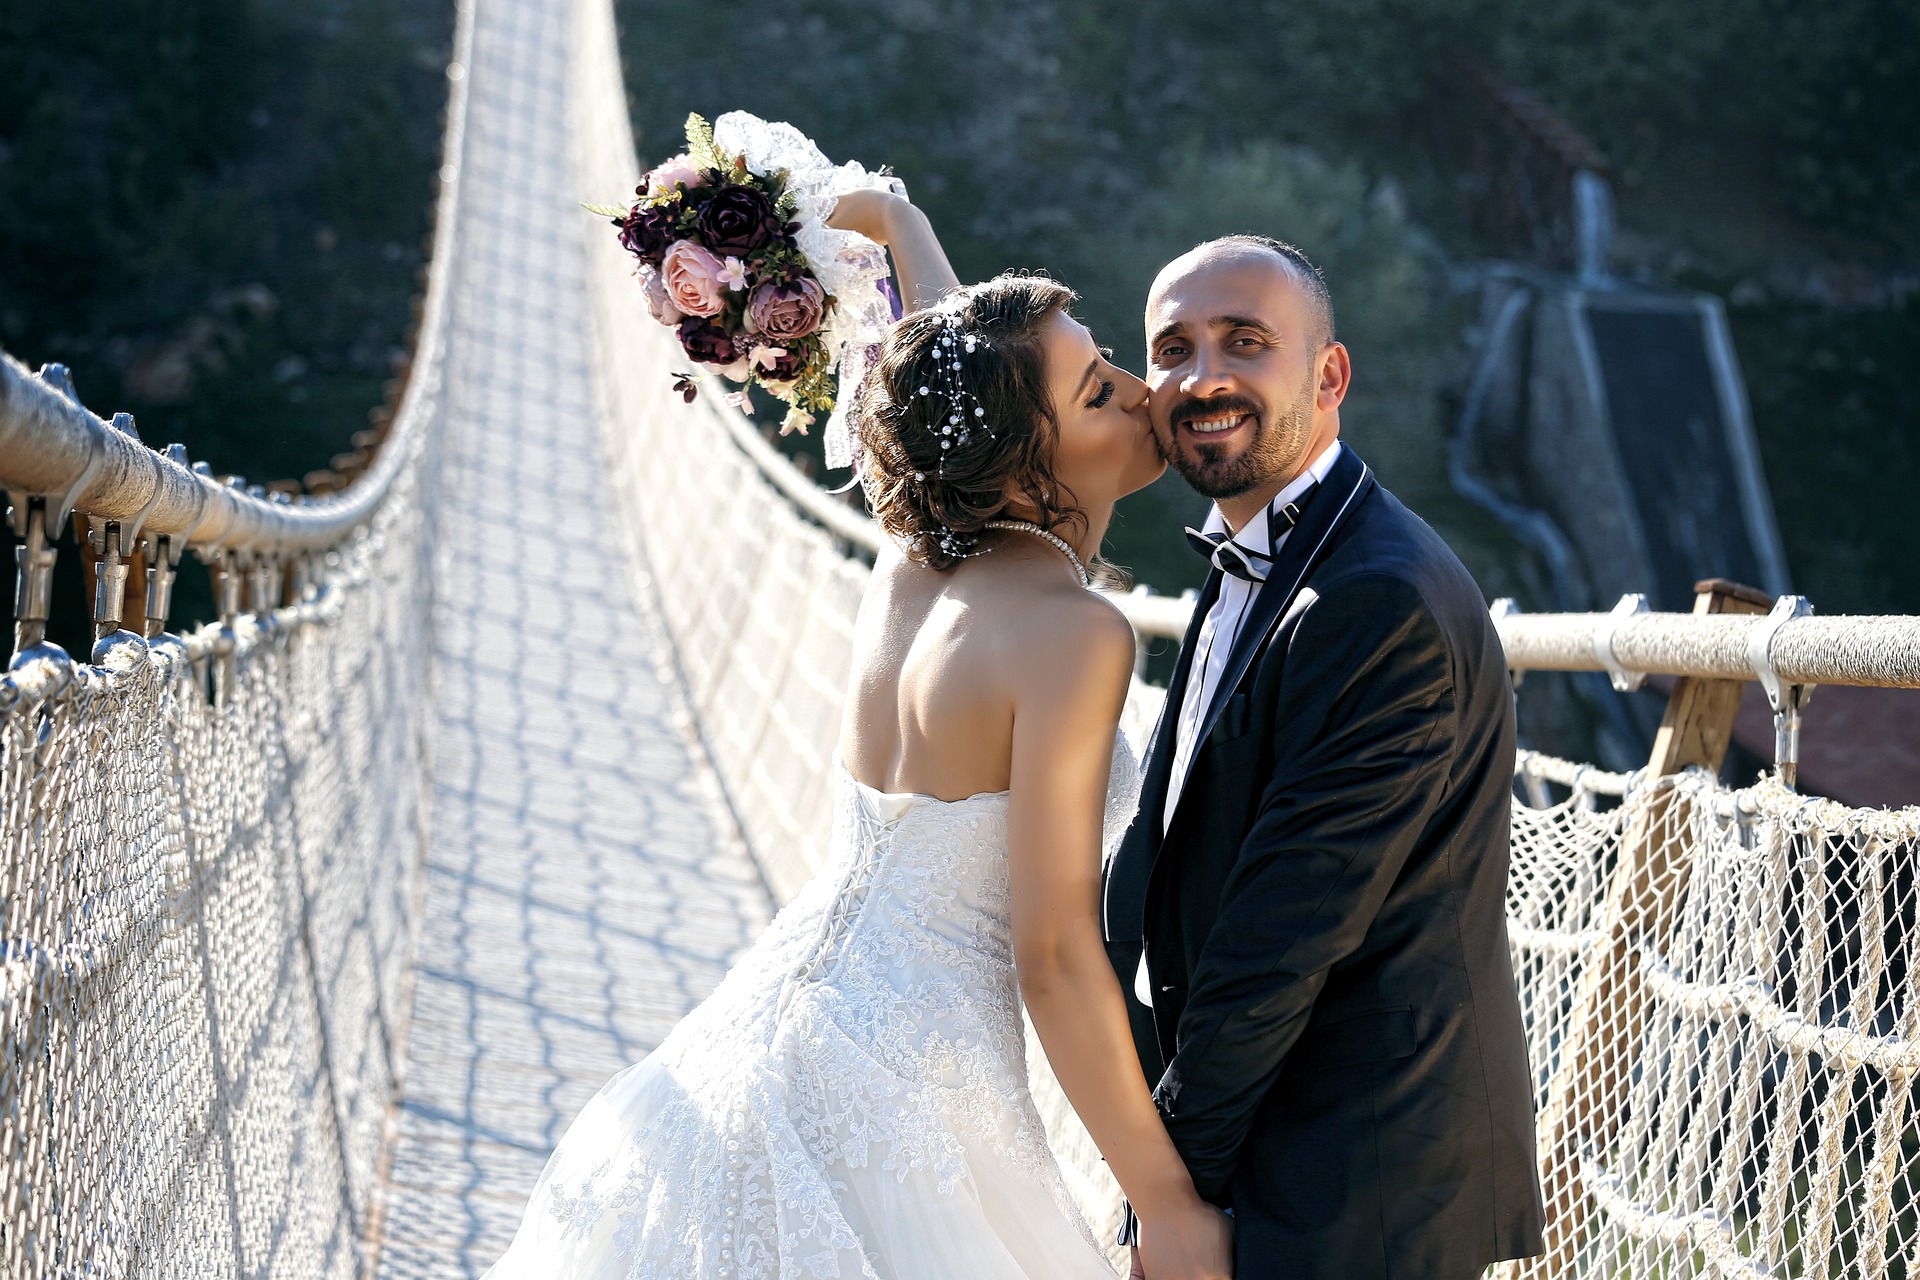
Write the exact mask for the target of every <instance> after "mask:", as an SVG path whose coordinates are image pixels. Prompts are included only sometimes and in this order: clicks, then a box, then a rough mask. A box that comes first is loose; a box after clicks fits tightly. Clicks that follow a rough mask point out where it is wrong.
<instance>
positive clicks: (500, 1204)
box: [380, 0, 771, 1280]
mask: <svg viewBox="0 0 1920 1280" xmlns="http://www.w3.org/2000/svg"><path fill="white" fill-rule="evenodd" d="M565 34H566V6H565V3H564V0H493V2H491V3H482V4H481V5H480V9H479V12H478V13H477V14H476V27H475V32H474V52H473V57H472V61H473V63H474V65H473V66H472V67H471V68H469V74H470V75H471V77H472V95H473V96H472V99H471V104H470V115H469V123H468V137H467V143H466V154H465V156H464V157H463V158H461V160H460V163H461V165H462V167H463V169H464V172H463V174H462V176H461V177H462V202H463V209H462V213H461V226H460V231H459V241H458V245H457V248H458V252H459V254H460V258H459V261H458V267H457V271H458V279H457V282H456V284H455V286H454V304H453V310H452V317H451V324H450V326H449V331H448V338H447V341H448V350H447V387H448V391H447V413H448V421H447V429H446V435H445V437H444V439H445V442H446V443H445V445H444V446H443V447H444V449H445V450H446V453H445V456H444V457H443V458H442V459H441V475H440V481H439V485H438V494H439V497H438V514H437V528H436V532H435V535H434V536H435V537H436V540H437V542H438V547H439V557H438V558H439V564H438V565H437V569H436V579H435V581H436V587H435V591H436V599H435V635H434V637H433V662H434V673H435V674H434V678H435V694H434V697H435V705H436V708H437V710H436V716H435V719H436V724H435V741H434V756H435V760H434V784H433V809H432V821H431V830H432V837H431V842H430V847H429V850H428V855H427V869H426V877H425V901H424V908H423V924H422V933H421V940H420V956H419V967H418V973H417V978H416V987H415V994H414V1002H413V1018H412V1025H411V1030H410V1033H409V1043H408V1058H407V1065H406V1072H405V1083H404V1087H403V1096H402V1104H401V1113H400V1118H399V1139H398V1143H397V1146H396V1148H395V1152H394V1157H393V1162H392V1168H391V1172H390V1175H389V1178H388V1187H387V1192H386V1206H385V1212H384V1215H383V1221H384V1239H383V1241H382V1242H381V1255H380V1258H381V1261H380V1274H381V1275H382V1276H383V1277H394V1278H395V1280H402V1278H407V1280H410V1278H413V1277H436V1278H437V1277H470V1276H477V1275H479V1274H481V1273H482V1272H484V1271H485V1270H486V1268H487V1267H488V1266H490V1265H491V1264H492V1263H493V1261H494V1260H495V1259H496V1258H497V1257H498V1256H499V1254H500V1252H501V1251H502V1250H503V1249H504V1248H505V1246H506V1244H507V1242H508V1240H509V1239H510V1238H511V1236H512V1233H513V1230H514V1228H515V1226H516V1225H517V1224H518V1221H519V1218H520V1215H521V1213H522V1211H523V1210H524V1208H525V1205H526V1200H527V1196H528V1193H529V1192H530V1190H531V1189H532V1185H533V1182H534V1180H535V1179H536V1177H537V1176H538V1174H539V1172H540V1169H541V1167H542V1165H543V1163H544V1162H545V1159H546V1156H547V1153H548V1152H549V1151H550V1150H551V1149H552V1147H553V1144H554V1143H555V1142H557V1141H558V1140H559V1138H560V1136H561V1134H562V1133H563V1132H564V1131H565V1128H566V1125H567V1123H568V1122H569V1121H570V1120H571V1118H572V1117H573V1115H574V1114H575V1113H576V1112H577V1111H578V1110H579V1108H580V1106H581V1105H582V1104H583V1103H585V1102H586V1101H587V1099H588V1098H589V1097H591V1096H592V1094H593V1093H594V1092H595V1090H597V1089H598V1088H599V1087H600V1085H601V1084H603V1083H604V1082H605V1081H606V1079H607V1078H608V1077H609V1076H611V1075H612V1074H613V1073H614V1072H616V1071H618V1070H619V1069H621V1068H622V1067H624V1066H626V1065H628V1064H629V1063H631V1062H633V1061H634V1060H636V1059H638V1058H641V1057H643V1056H645V1054H646V1053H647V1052H648V1050H650V1049H651V1048H652V1047H653V1046H654V1045H656V1044H658V1043H659V1041H660V1039H661V1038H662V1037H663V1036H664V1035H665V1034H666V1032H667V1030H668V1029H669V1028H671V1027H672V1025H673V1024H674V1023H675V1022H676V1021H677V1020H678V1019H679V1017H680V1016H681V1015H682V1014H683V1013H685V1012H686V1010H687V1009H689V1008H690V1007H692V1005H693V1004H694V1003H695V1002H697V1001H698V1000H699V999H700V998H701V997H702V996H703V995H704V994H705V993H706V992H708V991H709V990H711V989H712V988H713V986H714V985H715V984H716V983H717V982H718V981H719V979H720V977H721V975H722V973H723V972H724V970H725V967H726V965H727V963H728V962H729V961H730V960H731V958H732V957H733V956H735V955H736V954H738V953H739V951H740V950H741V949H742V948H744V947H745V946H746V944H747V943H748V942H750V941H751V940H752V938H753V937H754V935H755V934H756V933H757V932H758V931H759V929H760V928H761V926H762V925H763V924H764V923H765V921H766V919H767V918H768V916H769V914H770V912H771V901H770V898H769V896H768V893H767V890H766V888H765V885H764V884H763V883H762V881H761V879H760V877H759V875H758V873H757V871H756V870H755V868H754V866H753V864H752V863H751V861H750V860H749V859H748V858H747V857H746V856H745V854H744V852H743V851H742V849H741V847H740V845H739V843H738V840H737V838H736V837H735V836H734V835H733V832H732V829H731V826H730V824H729V823H728V820H727V819H726V817H725V813H724V808H723V807H722V806H721V805H720V804H719V803H718V801H717V792H716V790H715V789H714V787H713V785H712V783H711V780H710V778H709V776H708V775H707V774H706V773H705V764H704V761H703V760H702V759H701V757H700V756H699V755H698V753H697V751H696V750H695V748H694V747H693V746H692V744H691V742H690V740H689V738H688V736H687V734H686V733H685V732H684V731H683V730H682V728H681V727H680V726H681V725H682V724H683V723H684V719H683V718H682V717H681V715H680V714H679V703H678V699H679V697H680V694H679V692H678V689H677V687H676V686H675V684H674V683H673V680H672V676H671V673H670V670H669V667H668V666H667V664H666V663H665V662H664V661H663V659H662V656H661V655H662V654H663V652H664V648H663V644H662V632H661V629H660V626H659V622H658V619H657V617H656V615H654V614H653V613H652V612H651V608H650V605H649V603H648V601H647V600H645V599H644V598H643V597H641V596H640V595H638V594H637V593H636V590H635V588H634V586H633V574H632V571H631V566H629V565H627V564H626V563H625V557H624V554H623V552H622V551H621V544H620V540H619V539H618V538H617V537H616V536H614V533H613V531H612V530H611V529H610V528H609V524H608V521H609V518H610V517H609V516H608V514H607V513H608V512H609V510H610V508H611V504H612V501H613V498H612V494H611V493H610V491H609V489H608V487H607V483H606V479H605V467H604V465H603V463H602V461H601V445H600V437H599V427H598V425H597V424H598V413H599V408H598V404H597V400H596V390H595V383H594V371H593V368H592V367H591V363H590V361H589V359H588V351H589V349H590V348H589V336H588V333H587V329H586V321H585V319H584V317H585V314H586V310H587V302H586V295H585V279H584V270H585V261H584V256H583V248H584V236H585V235H587V234H588V233H590V232H591V231H592V230H593V229H594V228H595V223H594V220H593V219H591V218H589V217H588V216H587V215H585V214H584V213H583V212H581V210H580V209H579V207H578V205H577V204H576V203H575V201H576V199H579V198H589V197H588V196H587V195H586V193H578V192H575V191H573V190H572V186H573V180H572V176H571V173H570V170H569V167H568V165H567V162H566V157H567V154H568V148H567V139H566V137H565V133H564V130H565V110H564V98H563V93H562V77H563V76H564V74H565V70H566V67H565V63H566V49H565ZM591 198H605V196H604V193H603V194H601V195H599V196H594V197H591Z"/></svg>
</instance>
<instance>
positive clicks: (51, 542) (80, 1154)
mask: <svg viewBox="0 0 1920 1280" xmlns="http://www.w3.org/2000/svg"><path fill="white" fill-rule="evenodd" d="M467 26H468V23H467V22H466V21H465V18H464V15H463V21H462V23H461V27H462V31H463V32H464V31H465V29H466V28H467ZM465 38H466V37H465V36H464V34H463V35H462V36H461V37H460V39H461V40H462V41H464V40H465ZM448 119H449V123H448V131H447V135H446V139H445V147H446V157H447V160H448V163H449V164H453V165H457V164H458V158H459V155H460V147H461V136H462V132H461V130H462V122H463V120H464V94H463V92H462V87H461V86H459V85H457V84H456V86H455V91H454V97H453V102H452V104H451V107H450V110H449V117H448ZM456 208H457V183H456V182H453V181H446V182H443V184H442V191H441V196H440V201H439V205H438V208H437V210H436V214H435V234H436V239H437V241H438V244H439V246H440V249H441V252H439V253H438V254H436V256H435V258H434V260H433V266H432V269H431V273H430V277H429V284H428V288H427V296H426V299H425V305H424V308H423V311H422V315H421V322H420V326H419V329H418V331H417V335H416V338H415V349H414V352H413V358H412V365H411V370H410V373H409V375H408V378H407V382H406V387H405V390H404V393H403V395H402V397H401V399H400V402H399V404H398V407H397V411H396V412H395V414H394V415H393V417H392V420H391V422H390V424H389V426H388V428H387V429H386V431H385V432H384V440H383V442H382V443H381V445H380V449H379V453H378V455H377V457H374V458H372V459H371V460H370V461H369V462H368V464H367V465H366V467H365V470H364V472H363V473H362V474H360V475H358V476H357V477H356V478H354V479H353V481H352V483H350V484H348V485H346V486H345V487H344V488H341V489H338V491H336V492H331V493H328V494H326V495H325V496H321V497H315V498H311V499H301V500H296V501H293V502H287V501H285V500H273V499H270V498H269V497H268V496H267V495H266V494H265V493H264V492H262V491H258V490H253V491H249V490H248V489H246V488H245V487H244V486H243V485H241V484H237V483H221V482H217V481H215V480H213V479H212V478H211V476H210V473H209V472H208V471H207V470H206V469H205V468H204V467H199V468H194V467H189V466H188V464H187V461H186V458H185V457H184V454H183V452H182V451H180V450H178V449H177V447H176V448H175V449H172V450H169V451H168V452H167V453H156V452H154V451H153V450H151V449H148V448H146V447H145V446H144V445H142V444H140V442H139V440H138V437H137V436H135V435H133V434H132V432H131V430H130V427H131V424H130V422H125V421H122V420H116V421H115V422H114V423H112V424H108V423H105V422H102V421H101V420H100V419H98V418H95V417H93V416H92V415H91V414H88V413H86V412H85V411H84V410H83V409H81V408H80V407H79V402H78V400H77V398H76V397H74V396H73V394H72V388H71V384H70V383H68V382H66V380H65V379H64V378H63V377H62V376H61V375H60V374H59V373H58V372H57V371H48V372H47V373H45V374H43V375H42V376H39V377H35V376H32V375H29V374H27V373H26V371H25V370H24V369H23V368H22V367H21V366H19V365H18V363H17V362H14V361H12V360H11V358H10V357H5V358H4V361H5V367H4V369H0V375H3V376H0V384H3V385H0V442H3V443H4V445H5V447H4V449H0V481H3V482H4V483H5V485H6V486H7V488H8V490H9V493H8V497H9V500H10V505H11V508H12V511H13V514H14V516H15V519H16V525H17V527H18V529H19V532H20V533H21V535H22V537H23V540H24V545H23V547H22V552H23V557H22V575H21V577H22V591H21V593H20V594H21V604H22V605H23V606H24V607H23V608H22V609H21V610H20V611H19V618H20V621H19V625H18V631H17V635H16V644H15V647H16V649H17V653H16V655H15V659H14V662H13V664H12V666H11V669H10V670H9V671H7V673H6V674H5V675H4V676H0V1274H4V1275H5V1276H7V1277H10V1278H14V1280H29V1278H38V1277H79V1276H97V1277H114V1278H118V1277H136V1276H137V1277H167V1278H173V1277H179V1278H181V1280H187V1278H194V1280H199V1278H202V1277H208V1276H237V1275H257V1276H286V1277H336V1276H337V1277H349V1276H356V1275H360V1274H363V1273H364V1272H365V1270H366V1267H367V1264H368V1259H369V1250H370V1245H369V1235H370V1234H371V1233H372V1232H373V1230H374V1227H375V1219H376V1217H377V1214H378V1210H379V1205H380V1203H381V1195H380V1190H381V1183H382V1178H383V1170H382V1167H381V1161H382V1159H383V1152H384V1150H385V1147H386V1133H387V1130H388V1129H389V1127H390V1124H391V1114H390V1112H391V1107H392V1104H393V1100H394V1097H395V1093H396V1087H397V1085H398V1082H399V1079H400V1075H401V1071H402V1062H403V1057H404V1034H405V1029H406V1025H407V1014H408V1009H409V1003H410V981H411V956H412V947H413V942H412V940H413V936H414V933H415V919H416V916H417V907H416V900H417V897H418V884H417V876H418V869H419V864H420V851H421V848H422V843H423V840H424V835H425V824H426V819H427V812H426V810H427V805H426V795H425V787H426V779H427V775H426V763H427V743H426V731H427V721H426V712H427V709H428V702H427V692H428V690H427V661H426V660H427V651H426V646H425V644H424V642H425V640H426V638H427V636H428V627H429V610H430V607H431V596H432V593H431V589H430V577H431V573H430V570H431V560H432V551H431V548H432V545H433V544H432V539H431V537H430V536H429V533H430V529H431V522H432V507H433V504H432V497H433V493H432V484H431V474H430V467H429V464H430V462H431V458H432V456H433V450H432V441H433V438H434V437H435V436H436V435H437V432H438V424H439V420H440V418H441V396H440V381H441V377H442V365H443V360H442V356H443V345H444V343H443V338H444V326H443V324H442V315H443V312H444V306H445V297H446V294H447V290H448V278H449V273H450V271H451V269H452V264H453V261H454V256H455V255H453V254H452V253H450V252H447V251H446V246H447V244H448V242H449V240H450V238H451V235H452V231H453V228H454V224H455V218H456ZM69 508H71V509H72V510H73V511H75V512H77V513H84V514H86V515H87V516H89V518H90V525H91V528H92V531H93V533H94V535H95V541H94V544H93V552H94V560H95V564H94V572H95V576H96V577H97V578H98V580H99V584H100V590H99V592H98V594H97V595H96V597H95V601H94V604H95V608H94V620H95V635H96V638H97V643H96V645H95V647H94V650H93V653H92V655H91V657H92V659H93V660H92V661H91V662H89V661H88V660H87V659H88V657H89V655H87V654H76V655H73V656H72V658H68V657H67V656H65V655H64V654H62V653H61V652H60V651H58V650H57V649H55V648H53V647H52V646H50V645H47V644H46V643H45V642H44V625H45V624H44V619H45V618H46V616H47V614H46V609H45V606H46V601H47V591H46V580H47V577H48V574H49V572H50V568H51V564H52V560H53V557H54V556H55V555H56V554H60V553H61V552H60V550H59V545H58V543H57V542H56V541H55V539H56V538H57V536H58V534H59V532H60V528H61V525H62V524H63V523H64V519H65V517H66V513H67V510H68V509H69ZM186 550H192V551H193V552H195V553H197V554H198V555H199V556H200V557H201V558H202V559H204V560H206V561H207V562H208V564H209V566H210V568H211V569H212V572H213V574H214V579H215V586H216V595H217V596H218V598H219V610H220V613H221V618H220V620H219V621H218V622H216V623H213V624H210V625H208V626H205V627H202V628H200V629H198V630H196V631H194V632H192V633H191V634H189V635H187V636H185V637H184V638H182V637H177V636H174V635H172V634H170V633H168V632H167V631H166V629H165V628H166V614H167V597H168V595H169V591H168V586H169V584H170V580H171V576H172V572H173V566H174V565H175V564H176V563H177V562H178V559H179V557H180V555H181V554H182V552H183V551H186ZM68 553H70V552H68ZM141 563H144V564H145V565H146V566H148V577H147V581H146V583H145V584H144V585H145V586H146V588H147V589H146V591H145V596H146V605H147V614H148V616H147V618H146V619H145V622H144V625H143V624H142V621H141V620H140V619H139V618H138V617H137V613H138V610H137V609H134V610H123V604H124V601H123V600H122V598H121V595H120V592H121V590H122V589H123V587H124V585H125V581H126V577H127V575H128V569H129V566H130V565H138V564H141ZM123 612H130V613H132V614H134V615H136V616H133V617H130V618H128V619H126V620H124V621H123V619H122V613H123Z"/></svg>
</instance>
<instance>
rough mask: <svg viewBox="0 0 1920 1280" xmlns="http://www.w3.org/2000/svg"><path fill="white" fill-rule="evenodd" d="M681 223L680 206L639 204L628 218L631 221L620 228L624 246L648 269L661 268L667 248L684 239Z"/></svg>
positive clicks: (622, 224) (621, 241) (627, 221)
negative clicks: (648, 267) (678, 226)
mask: <svg viewBox="0 0 1920 1280" xmlns="http://www.w3.org/2000/svg"><path fill="white" fill-rule="evenodd" d="M679 221H680V206H679V205H678V204H667V205H655V206H654V207H652V208H643V207H641V206H640V205H637V204H636V205H634V206H633V211H632V212H630V213H629V214H627V220H626V221H625V222H623V223H621V224H620V244H621V246H622V247H623V248H625V249H626V250H627V251H628V252H629V253H632V254H633V255H635V256H636V257H638V258H639V259H640V260H641V261H642V262H644V263H646V264H647V265H648V266H650V267H657V266H659V265H660V258H661V255H663V254H665V253H666V251H667V246H668V245H670V244H672V243H673V242H674V241H675V240H678V239H679V238H680V233H679V231H678V230H677V229H676V227H677V224H678V223H679Z"/></svg>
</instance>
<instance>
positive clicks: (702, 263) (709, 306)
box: [660, 240, 727, 316]
mask: <svg viewBox="0 0 1920 1280" xmlns="http://www.w3.org/2000/svg"><path fill="white" fill-rule="evenodd" d="M723 271H724V268H723V267H722V266H721V263H720V259H718V258H716V257H714V256H713V255H712V254H710V253H708V252H707V251H706V250H705V249H702V248H701V247H700V246H699V245H697V244H695V243H694V242H693V241H691V240H675V241H674V242H673V243H672V244H670V245H668V246H667V252H666V256H665V257H663V258H661V259H660V278H661V279H662V280H664V281H666V286H667V299H668V301H670V302H672V303H673V305H674V306H676V307H678V308H680V310H681V311H682V312H684V313H685V314H687V315H690V316H716V315H719V314H720V312H721V311H723V310H725V309H726V305H727V303H726V291H727V287H726V285H725V284H724V283H722V280H721V275H722V272H723Z"/></svg>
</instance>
